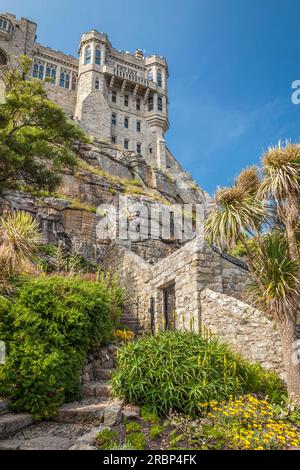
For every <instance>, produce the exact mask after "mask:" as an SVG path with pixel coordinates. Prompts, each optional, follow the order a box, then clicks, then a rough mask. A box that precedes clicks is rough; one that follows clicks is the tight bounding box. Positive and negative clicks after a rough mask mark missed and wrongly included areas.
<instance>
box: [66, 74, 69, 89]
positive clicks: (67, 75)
mask: <svg viewBox="0 0 300 470" xmlns="http://www.w3.org/2000/svg"><path fill="white" fill-rule="evenodd" d="M65 88H67V89H69V88H70V74H68V73H66V82H65Z"/></svg>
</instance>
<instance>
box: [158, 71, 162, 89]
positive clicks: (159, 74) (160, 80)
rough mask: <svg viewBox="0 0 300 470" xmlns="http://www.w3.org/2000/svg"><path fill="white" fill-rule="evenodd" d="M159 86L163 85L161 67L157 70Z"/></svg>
mask: <svg viewBox="0 0 300 470" xmlns="http://www.w3.org/2000/svg"><path fill="white" fill-rule="evenodd" d="M157 86H159V87H161V86H162V73H161V70H160V69H158V71H157Z"/></svg>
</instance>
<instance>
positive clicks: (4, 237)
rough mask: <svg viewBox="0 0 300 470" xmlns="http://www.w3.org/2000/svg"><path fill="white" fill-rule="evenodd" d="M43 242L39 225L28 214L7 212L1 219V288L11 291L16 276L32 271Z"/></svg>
mask: <svg viewBox="0 0 300 470" xmlns="http://www.w3.org/2000/svg"><path fill="white" fill-rule="evenodd" d="M41 242H42V236H41V234H40V231H39V227H38V223H37V222H36V221H35V220H34V219H33V218H32V217H31V215H30V214H28V213H26V212H5V213H4V214H3V216H2V217H1V219H0V286H1V287H2V289H4V290H10V280H11V279H12V278H13V276H15V275H16V274H19V273H21V272H23V271H30V270H31V269H32V262H33V259H34V255H35V253H36V251H37V249H38V247H39V246H40V244H41Z"/></svg>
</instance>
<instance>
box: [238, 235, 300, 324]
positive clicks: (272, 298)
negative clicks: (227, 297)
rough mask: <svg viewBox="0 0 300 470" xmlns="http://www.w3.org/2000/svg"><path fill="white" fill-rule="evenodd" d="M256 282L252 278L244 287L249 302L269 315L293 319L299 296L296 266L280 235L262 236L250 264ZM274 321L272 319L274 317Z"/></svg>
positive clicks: (284, 239)
mask: <svg viewBox="0 0 300 470" xmlns="http://www.w3.org/2000/svg"><path fill="white" fill-rule="evenodd" d="M254 267H255V271H256V274H257V275H258V277H259V281H260V283H261V284H262V285H263V286H264V289H263V290H262V289H261V284H260V285H258V283H257V282H256V280H255V277H252V278H251V280H250V281H249V284H248V286H247V294H248V297H249V299H251V301H252V302H253V303H254V304H255V305H256V306H257V307H258V308H259V309H260V310H263V311H265V312H267V313H268V314H270V313H271V315H273V316H276V315H277V316H278V315H280V316H281V317H282V318H281V319H283V318H284V317H285V316H287V315H288V316H292V317H293V316H295V314H296V308H297V304H298V301H297V300H298V296H299V276H298V273H299V265H298V263H297V262H296V261H291V259H290V258H289V255H288V243H287V240H286V238H285V236H284V235H283V234H282V233H280V232H277V231H275V232H273V233H269V234H267V235H265V236H264V237H263V243H262V244H261V245H260V246H259V247H258V249H257V252H256V257H255V261H254ZM275 319H276V318H275Z"/></svg>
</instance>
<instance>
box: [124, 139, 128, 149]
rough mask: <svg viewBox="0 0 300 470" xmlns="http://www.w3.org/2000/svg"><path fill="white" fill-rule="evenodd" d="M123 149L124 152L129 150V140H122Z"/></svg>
mask: <svg viewBox="0 0 300 470" xmlns="http://www.w3.org/2000/svg"><path fill="white" fill-rule="evenodd" d="M124 149H126V150H128V149H129V140H127V139H125V140H124Z"/></svg>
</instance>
